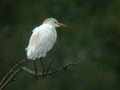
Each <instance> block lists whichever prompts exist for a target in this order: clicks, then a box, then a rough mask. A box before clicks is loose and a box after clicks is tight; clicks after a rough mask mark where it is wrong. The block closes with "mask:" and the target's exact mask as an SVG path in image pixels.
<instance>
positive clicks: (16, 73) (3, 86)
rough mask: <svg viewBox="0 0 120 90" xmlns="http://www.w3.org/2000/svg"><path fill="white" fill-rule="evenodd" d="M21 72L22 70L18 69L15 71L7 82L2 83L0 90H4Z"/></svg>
mask: <svg viewBox="0 0 120 90" xmlns="http://www.w3.org/2000/svg"><path fill="white" fill-rule="evenodd" d="M21 71H22V69H18V70H16V71H15V72H14V73H13V74H12V75H11V76H10V77H9V78H8V79H7V80H6V82H5V83H3V85H2V86H1V87H0V90H2V89H3V88H5V87H6V86H7V85H8V84H9V83H10V82H11V81H12V80H13V79H14V77H15V76H16V75H18V74H19V73H20V72H21Z"/></svg>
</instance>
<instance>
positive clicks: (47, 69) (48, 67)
mask: <svg viewBox="0 0 120 90" xmlns="http://www.w3.org/2000/svg"><path fill="white" fill-rule="evenodd" d="M53 61H54V59H53V58H52V59H51V61H50V63H49V64H48V66H47V68H46V72H48V71H49V69H50V66H51V65H52V63H53Z"/></svg>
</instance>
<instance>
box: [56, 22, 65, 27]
mask: <svg viewBox="0 0 120 90" xmlns="http://www.w3.org/2000/svg"><path fill="white" fill-rule="evenodd" d="M57 24H58V25H59V26H60V27H66V25H65V24H62V23H57Z"/></svg>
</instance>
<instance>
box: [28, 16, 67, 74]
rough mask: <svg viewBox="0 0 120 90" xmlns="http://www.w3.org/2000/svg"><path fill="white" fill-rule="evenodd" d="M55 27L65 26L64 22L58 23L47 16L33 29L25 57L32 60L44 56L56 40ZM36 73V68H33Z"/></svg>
mask: <svg viewBox="0 0 120 90" xmlns="http://www.w3.org/2000/svg"><path fill="white" fill-rule="evenodd" d="M56 27H65V25H64V24H62V23H59V22H58V21H57V20H56V19H54V18H47V19H45V20H44V21H43V23H42V24H41V25H40V26H38V27H36V28H34V29H33V31H32V32H33V33H32V35H31V37H30V40H29V44H28V47H27V48H26V50H27V58H28V59H30V60H33V61H34V66H35V68H36V64H35V60H36V59H37V58H41V57H45V56H46V54H47V52H48V51H50V50H51V49H52V47H53V45H54V43H55V42H56V39H57V33H56V29H55V28H56ZM35 72H36V73H37V70H36V69H35Z"/></svg>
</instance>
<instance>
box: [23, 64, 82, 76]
mask: <svg viewBox="0 0 120 90" xmlns="http://www.w3.org/2000/svg"><path fill="white" fill-rule="evenodd" d="M79 63H80V62H73V63H70V64H67V65H65V66H62V67H60V68H58V69H56V70H52V71H48V72H44V73H42V72H40V73H38V74H37V75H38V76H45V75H51V74H53V73H56V72H60V71H62V70H65V69H66V68H68V67H70V66H72V65H77V64H79ZM22 69H23V71H25V72H27V73H29V74H31V75H35V72H34V71H32V70H31V69H29V68H26V67H22Z"/></svg>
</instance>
